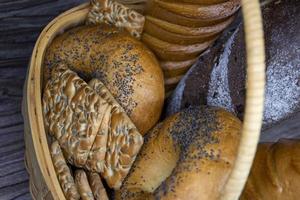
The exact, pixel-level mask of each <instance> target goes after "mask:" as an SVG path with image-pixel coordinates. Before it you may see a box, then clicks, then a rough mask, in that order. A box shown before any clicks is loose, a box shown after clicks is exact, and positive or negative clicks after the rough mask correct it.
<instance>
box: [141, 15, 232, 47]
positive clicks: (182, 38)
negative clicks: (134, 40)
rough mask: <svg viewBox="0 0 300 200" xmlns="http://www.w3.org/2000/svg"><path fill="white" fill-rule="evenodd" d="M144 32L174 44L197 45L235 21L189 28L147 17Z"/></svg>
mask: <svg viewBox="0 0 300 200" xmlns="http://www.w3.org/2000/svg"><path fill="white" fill-rule="evenodd" d="M146 19H147V20H146V23H145V27H144V31H145V32H146V33H148V34H150V35H152V36H154V37H156V38H158V39H160V40H163V41H166V42H169V43H173V44H181V45H188V44H195V43H200V42H205V41H207V40H210V39H212V38H213V37H215V36H216V35H217V34H218V33H220V32H222V31H223V30H224V29H225V28H226V27H227V26H228V25H229V24H230V23H231V22H232V21H233V19H234V17H230V18H228V19H226V20H225V21H222V22H220V23H218V24H215V25H212V26H206V27H196V28H194V27H187V26H181V25H177V24H172V23H169V22H167V21H164V20H161V19H157V18H154V17H151V16H146Z"/></svg>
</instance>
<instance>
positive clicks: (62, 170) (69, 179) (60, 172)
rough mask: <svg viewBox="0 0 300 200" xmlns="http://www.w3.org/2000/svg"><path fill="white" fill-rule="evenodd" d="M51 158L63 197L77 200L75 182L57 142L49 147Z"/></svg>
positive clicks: (77, 194)
mask: <svg viewBox="0 0 300 200" xmlns="http://www.w3.org/2000/svg"><path fill="white" fill-rule="evenodd" d="M51 157H52V161H53V166H54V168H55V171H56V174H57V177H58V180H59V183H60V186H61V188H62V190H63V192H64V195H65V197H66V198H67V199H70V200H79V199H80V195H79V192H78V190H77V187H76V184H75V181H74V179H73V176H72V174H71V171H70V169H69V167H68V165H67V163H66V160H65V158H64V156H63V154H62V151H61V149H60V146H59V144H58V142H57V141H55V142H53V143H52V145H51Z"/></svg>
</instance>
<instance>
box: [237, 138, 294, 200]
mask: <svg viewBox="0 0 300 200" xmlns="http://www.w3.org/2000/svg"><path fill="white" fill-rule="evenodd" d="M299 147H300V141H299V140H280V141H279V142H277V143H262V144H259V145H258V149H257V152H256V155H255V159H254V163H253V165H252V168H251V172H250V175H249V178H248V180H247V183H246V185H245V188H244V191H243V193H242V195H241V197H240V199H241V200H248V199H255V200H265V199H274V200H290V199H298V198H299V194H298V191H299V187H300V181H299V180H300V176H299V174H300V170H299V169H300V162H299V160H300V148H299Z"/></svg>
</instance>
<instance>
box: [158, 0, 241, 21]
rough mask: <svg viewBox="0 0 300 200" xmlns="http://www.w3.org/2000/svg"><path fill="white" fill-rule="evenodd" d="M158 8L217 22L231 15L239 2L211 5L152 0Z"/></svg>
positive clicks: (231, 1) (232, 0)
mask: <svg viewBox="0 0 300 200" xmlns="http://www.w3.org/2000/svg"><path fill="white" fill-rule="evenodd" d="M154 1H155V3H157V5H158V6H160V7H161V8H164V9H166V10H167V11H170V12H172V13H175V14H178V15H182V16H184V17H190V18H196V19H199V20H208V21H209V20H219V19H224V18H226V17H229V16H231V15H233V14H234V13H235V12H236V11H237V10H238V9H239V8H240V0H229V1H225V2H223V3H218V4H212V5H201V4H198V5H197V4H194V3H193V4H190V3H181V2H166V1H163V0H154Z"/></svg>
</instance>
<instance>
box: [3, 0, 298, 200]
mask: <svg viewBox="0 0 300 200" xmlns="http://www.w3.org/2000/svg"><path fill="white" fill-rule="evenodd" d="M83 2H85V1H84V0H0V200H10V199H16V200H27V199H31V197H30V193H29V189H28V175H27V172H26V170H25V166H24V148H25V146H24V141H23V119H22V115H21V101H22V96H23V94H22V92H23V86H24V80H25V74H26V70H27V65H28V61H29V58H30V55H31V51H32V49H33V46H34V43H35V41H36V39H37V37H38V35H39V33H40V32H41V30H42V29H43V27H44V26H45V25H46V24H47V23H48V22H50V21H51V20H52V19H53V18H54V17H55V16H57V15H58V14H59V13H61V12H63V11H64V10H67V9H69V8H71V7H74V6H76V5H78V4H80V3H83ZM286 123H287V124H285V126H282V125H277V126H275V127H274V128H273V129H272V130H267V131H266V132H268V134H266V135H265V136H263V138H262V140H264V141H271V140H275V139H278V138H279V137H297V138H299V136H300V131H299V130H300V125H299V124H300V113H298V114H297V115H295V116H294V117H293V118H291V119H289V120H287V122H286ZM271 132H272V134H271ZM283 133H284V134H283ZM280 134H281V136H279V135H280Z"/></svg>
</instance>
